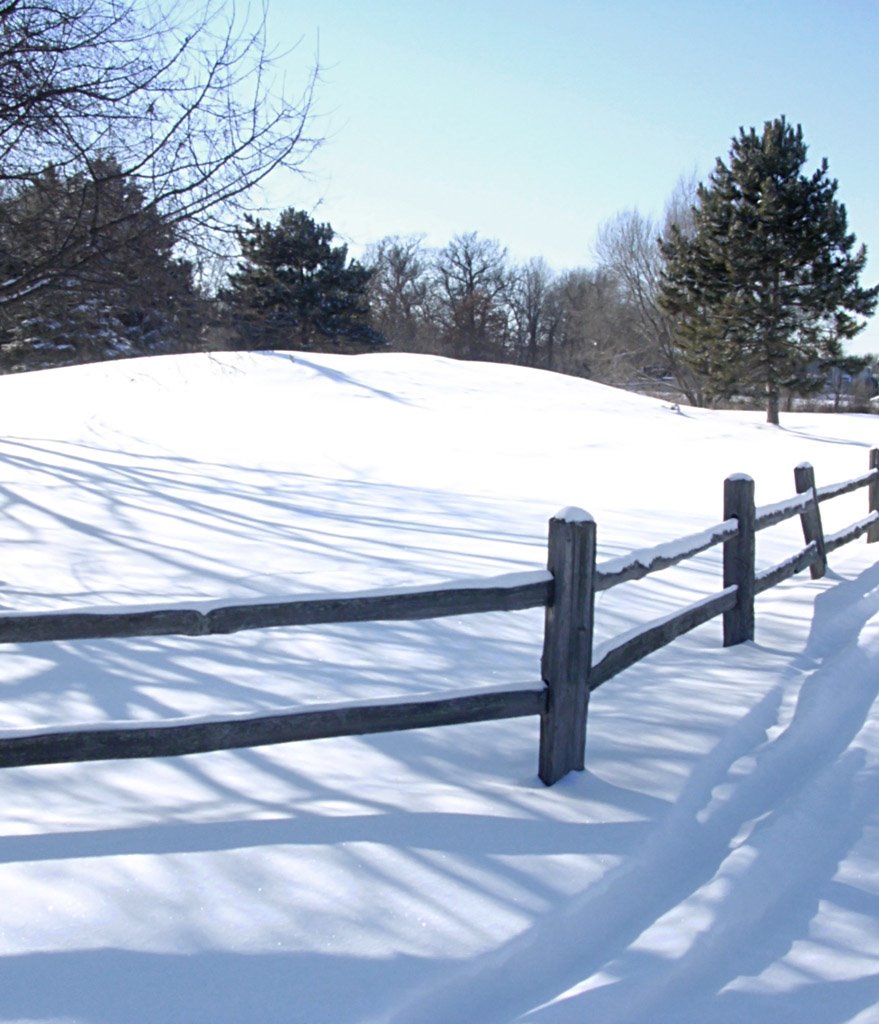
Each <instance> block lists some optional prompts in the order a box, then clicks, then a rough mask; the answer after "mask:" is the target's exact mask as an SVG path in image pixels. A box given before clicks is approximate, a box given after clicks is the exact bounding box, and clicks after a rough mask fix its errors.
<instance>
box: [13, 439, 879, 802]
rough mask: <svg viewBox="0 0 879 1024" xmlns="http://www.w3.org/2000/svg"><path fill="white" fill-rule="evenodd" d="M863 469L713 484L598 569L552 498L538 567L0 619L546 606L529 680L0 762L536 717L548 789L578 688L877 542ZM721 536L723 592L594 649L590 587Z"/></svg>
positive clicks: (412, 613)
mask: <svg viewBox="0 0 879 1024" xmlns="http://www.w3.org/2000/svg"><path fill="white" fill-rule="evenodd" d="M869 467H870V468H869V471H868V472H866V473H864V474H863V475H862V476H859V477H855V478H854V479H851V480H846V481H843V482H842V483H839V484H833V485H830V486H825V487H820V488H819V487H816V485H815V478H814V473H813V470H812V467H811V466H810V465H808V464H806V463H804V464H802V465H800V466H798V467H797V468H796V470H795V471H794V479H795V487H796V492H797V493H796V494H795V495H793V496H792V497H791V498H789V499H787V500H785V501H782V502H778V503H776V504H773V505H767V506H764V507H762V508H757V507H755V504H754V482H753V480H752V479H751V478H750V477H748V476H745V475H743V474H739V475H735V476H731V477H729V478H728V479H727V480H726V481H725V483H724V509H723V521H722V522H721V523H719V524H718V525H716V526H714V527H712V528H710V529H708V530H703V531H701V532H700V533H697V534H693V535H691V536H687V537H683V538H680V539H679V540H677V541H673V542H671V543H665V544H661V545H659V546H657V547H656V548H652V549H649V550H647V551H638V552H634V553H632V554H630V555H623V556H621V557H618V558H613V559H611V560H609V561H604V562H602V563H601V564H596V558H595V553H596V542H595V534H596V526H595V522H594V520H593V519H592V517H591V516H589V515H588V514H587V513H586V512H583V511H582V510H580V509H574V508H569V509H563V510H562V511H561V512H559V513H558V514H557V515H556V516H554V517H553V518H552V519H551V520H550V522H549V541H548V561H547V570H546V571H545V572H544V571H537V572H533V573H524V574H516V575H515V576H513V577H510V576H507V577H503V576H501V577H494V578H490V579H485V580H477V581H465V582H464V583H463V584H455V583H451V584H448V585H445V586H440V587H433V588H409V589H406V590H399V591H392V592H382V593H372V594H369V593H367V594H355V595H339V596H335V597H317V598H315V597H299V598H293V599H291V600H287V601H280V602H274V603H254V604H246V605H234V606H229V607H224V608H217V609H215V610H213V611H210V612H207V613H203V612H199V611H196V610H187V609H183V610H181V609H173V608H169V609H160V610H156V611H146V612H124V611H122V612H116V613H110V614H95V613H63V612H62V613H50V614H39V615H26V614H21V615H19V614H6V615H2V616H0V643H16V644H20V643H33V642H36V641H66V640H84V639H96V638H123V637H145V636H165V635H173V634H176V635H182V636H207V635H212V634H226V633H235V632H238V631H240V630H249V629H266V628H269V627H280V626H305V625H308V626H311V625H316V624H320V623H343V622H366V621H383V620H393V619H396V620H400V619H404V620H416V619H429V618H439V617H441V616H448V615H456V616H457V615H467V614H473V613H477V612H497V611H516V610H520V609H526V608H538V607H544V608H545V609H546V613H545V627H544V645H543V656H542V660H541V676H542V680H541V681H540V682H539V683H536V684H535V686H534V687H533V688H524V689H523V688H521V687H519V688H515V689H504V688H491V689H486V690H479V691H477V692H470V693H462V694H458V695H453V696H449V697H443V698H438V699H437V698H432V697H425V698H419V697H415V698H412V699H410V700H404V701H393V702H389V701H384V700H381V701H374V702H365V703H359V704H357V703H352V704H346V705H341V706H330V707H320V708H318V709H308V708H305V709H302V710H291V711H284V712H282V713H276V714H269V715H259V716H252V717H240V716H238V717H235V718H229V719H225V720H217V721H214V720H211V721H196V722H183V723H178V724H174V723H168V724H155V725H152V724H151V725H142V724H132V725H126V726H124V727H119V726H116V725H112V726H110V725H108V726H104V727H101V726H95V727H91V726H83V727H76V728H74V729H70V730H67V731H43V732H38V731H28V732H27V733H26V734H23V735H18V736H7V737H6V738H0V767H12V766H21V765H40V764H60V763H65V762H78V761H93V760H104V759H116V758H131V757H168V756H176V755H180V754H194V753H202V752H207V751H212V750H226V749H231V748H236V747H255V746H262V745H265V744H271V743H287V742H291V741H294V740H307V739H319V738H324V737H330V736H358V735H365V734H367V733H375V732H388V731H396V730H403V729H418V728H424V727H428V726H440V725H456V724H461V723H466V722H479V721H487V720H490V719H504V718H518V717H522V716H526V715H539V716H540V750H539V767H538V771H539V775H540V778H541V779H542V781H543V782H544V783H546V784H547V785H552V783H554V782H556V781H557V780H558V779H560V778H562V776H564V775H566V774H567V773H568V772H570V771H574V770H579V769H582V768H583V766H584V752H585V741H586V715H587V710H588V705H589V695H590V692H591V691H592V690H594V689H596V688H597V687H598V686H600V685H601V684H602V683H604V682H607V680H608V679H610V678H612V677H613V676H615V675H617V674H618V673H619V672H622V671H623V670H624V669H626V668H629V667H630V666H631V665H634V664H635V663H636V662H638V661H640V660H641V659H642V658H645V657H647V655H649V654H651V653H653V652H654V651H656V650H658V649H659V648H661V647H663V646H665V645H666V644H668V643H670V642H671V641H672V640H674V639H675V638H676V637H679V636H681V635H682V634H684V633H687V632H689V631H690V630H692V629H695V628H696V627H697V626H700V625H702V624H703V623H705V622H708V621H709V620H710V619H713V618H715V617H716V616H719V615H722V616H723V643H724V645H725V646H730V645H733V644H738V643H741V642H743V641H745V640H751V639H753V637H754V598H755V596H756V595H757V594H759V593H762V592H763V591H764V590H768V589H769V588H770V587H774V586H776V585H777V584H779V583H781V582H782V581H783V580H786V579H788V578H789V577H790V576H793V575H794V574H795V573H798V572H801V571H802V570H804V569H806V568H809V569H810V571H811V575H812V577H813V578H818V577H821V576H823V575H824V572H825V569H826V565H827V555H828V554H829V553H830V552H832V551H834V550H836V548H838V547H841V546H842V545H843V544H848V543H849V542H850V541H853V540H855V539H857V538H858V537H861V536H862V535H864V534H866V535H867V540H868V541H869V542H875V541H877V540H879V449H875V448H874V449H872V450H871V451H870V464H869ZM859 488H866V489H867V495H868V508H869V514H868V515H867V516H866V517H865V518H864V519H861V520H859V521H858V522H856V523H853V524H851V525H850V526H848V527H846V528H845V529H843V530H840V531H838V532H837V533H833V534H830V535H827V534H825V533H824V530H823V527H822V523H821V510H820V506H821V503H822V502H825V501H829V500H830V499H832V498H836V497H839V496H840V495H843V494H847V493H849V492H851V491H854V490H857V489H859ZM794 516H799V518H800V521H801V523H802V530H803V537H804V542H805V546H804V547H803V548H802V549H801V550H799V551H797V552H796V553H795V554H793V555H791V556H790V557H789V558H786V559H785V560H784V561H782V562H780V563H778V564H777V565H773V566H771V567H770V568H767V569H761V570H760V571H757V570H756V568H755V549H756V544H755V537H756V534H757V532H759V531H760V530H764V529H767V528H768V527H770V526H774V525H776V524H777V523H781V522H783V521H784V520H786V519H790V518H793V517H794ZM719 544H722V545H723V588H722V589H721V590H720V591H719V592H718V593H716V594H714V595H712V596H710V597H707V598H703V599H701V600H699V601H696V602H694V603H692V604H689V605H687V606H686V607H684V608H683V609H681V610H680V611H678V612H676V613H675V614H673V615H669V616H665V617H663V618H660V619H657V620H655V621H653V622H651V623H650V624H648V625H647V626H645V627H644V628H643V629H640V630H638V631H636V632H634V633H626V634H624V635H623V636H622V637H620V638H618V640H617V641H616V642H615V643H612V644H611V645H610V647H609V648H608V649H607V650H606V651H605V653H604V654H603V655H602V657H601V658H600V659H599V660H598V661H597V662H596V661H594V660H593V651H592V634H593V619H594V607H595V595H596V594H597V593H599V592H601V591H603V590H608V589H610V588H611V587H615V586H618V585H619V584H621V583H626V582H628V581H631V580H638V579H642V578H643V577H645V576H647V575H649V574H651V573H655V572H658V571H660V570H661V569H667V568H669V567H670V566H673V565H676V564H678V563H679V562H682V561H684V560H685V559H688V558H692V557H693V556H694V555H697V554H700V553H701V552H703V551H707V550H708V549H710V548H713V547H715V546H717V545H719Z"/></svg>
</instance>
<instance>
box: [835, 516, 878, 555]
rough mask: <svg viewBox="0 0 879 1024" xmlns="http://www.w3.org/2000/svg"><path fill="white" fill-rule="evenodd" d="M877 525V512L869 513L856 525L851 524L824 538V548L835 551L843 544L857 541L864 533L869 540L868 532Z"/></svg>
mask: <svg viewBox="0 0 879 1024" xmlns="http://www.w3.org/2000/svg"><path fill="white" fill-rule="evenodd" d="M877 525H879V512H871V513H870V514H869V515H868V516H865V518H863V519H861V520H859V521H858V522H857V523H852V525H851V526H846V527H845V528H844V529H842V530H838V531H837V532H836V533H831V534H830V535H829V536H828V537H826V538H825V541H824V547H825V548H826V549H827V550H828V551H835V550H836V549H837V548H841V547H842V546H843V544H849V543H850V542H851V541H853V540H857V539H858V537H862V536H863V535H864V534H865V533H866V534H867V539H868V540H869V536H870V530H873V529H875V528H876V527H877Z"/></svg>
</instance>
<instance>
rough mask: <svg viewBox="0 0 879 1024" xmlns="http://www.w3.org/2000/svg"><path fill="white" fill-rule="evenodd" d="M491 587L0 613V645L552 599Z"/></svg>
mask: <svg viewBox="0 0 879 1024" xmlns="http://www.w3.org/2000/svg"><path fill="white" fill-rule="evenodd" d="M528 576H530V577H532V578H531V579H530V580H526V581H525V582H522V583H518V584H513V585H510V584H499V585H497V586H478V587H476V586H474V587H468V586H462V587H449V588H444V589H434V590H431V589H429V588H423V589H422V588H419V589H417V590H412V591H399V592H383V593H376V594H363V595H355V596H350V597H346V596H344V595H341V596H339V597H297V598H293V599H291V600H289V601H276V602H267V603H261V604H245V605H230V606H228V607H224V608H216V609H214V610H213V611H210V612H207V613H203V612H199V611H194V610H191V609H167V610H158V611H146V612H114V613H108V614H99V613H94V614H92V613H88V612H70V613H66V612H58V613H48V614H39V615H2V616H0V643H33V642H35V641H46V640H95V639H116V638H125V637H136V636H170V635H179V636H210V635H217V634H226V633H235V632H239V631H242V630H248V629H267V628H270V627H275V626H312V625H317V624H321V623H341V622H370V621H380V620H398V619H412V620H414V619H432V618H441V617H443V616H448V615H470V614H474V613H478V612H497V611H519V610H522V609H525V608H540V607H543V606H544V605H546V604H548V603H549V601H550V600H551V595H552V579H551V578H550V577H548V576H547V574H546V573H545V572H536V573H529V574H528Z"/></svg>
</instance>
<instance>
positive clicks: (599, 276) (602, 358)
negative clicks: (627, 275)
mask: <svg viewBox="0 0 879 1024" xmlns="http://www.w3.org/2000/svg"><path fill="white" fill-rule="evenodd" d="M549 310H550V312H549V323H550V325H551V328H552V335H551V341H552V346H551V349H550V355H551V362H550V364H549V368H550V369H555V370H559V371H561V372H562V373H570V374H573V375H575V376H578V377H588V378H590V379H592V380H597V381H601V382H602V383H604V384H614V385H618V386H625V385H627V384H629V383H630V382H631V380H632V379H633V378H634V377H635V376H636V375H637V374H638V373H639V372H640V371H641V368H642V367H643V364H644V358H645V351H644V345H643V343H642V342H641V341H640V339H639V338H638V337H637V335H636V334H635V333H634V332H633V330H632V325H631V316H630V314H629V310H628V308H627V305H626V303H625V302H624V301H623V299H622V296H621V294H620V288H619V284H618V282H617V281H616V279H615V278H614V277H613V275H612V274H609V273H608V272H607V271H603V270H583V269H579V270H568V271H566V272H565V273H563V274H561V275H560V276H559V277H558V278H557V279H556V281H555V282H554V284H553V286H552V289H551V295H550V298H549Z"/></svg>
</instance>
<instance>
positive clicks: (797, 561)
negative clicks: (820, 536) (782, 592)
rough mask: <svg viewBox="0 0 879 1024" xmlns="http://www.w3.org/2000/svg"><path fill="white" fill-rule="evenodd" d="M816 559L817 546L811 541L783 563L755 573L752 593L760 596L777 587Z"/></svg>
mask: <svg viewBox="0 0 879 1024" xmlns="http://www.w3.org/2000/svg"><path fill="white" fill-rule="evenodd" d="M817 557H818V545H817V544H816V543H815V542H814V541H812V543H810V544H808V545H807V546H806V547H804V548H803V549H802V550H801V551H798V552H797V553H796V554H795V555H791V556H790V558H785V560H784V561H783V562H778V563H777V564H776V565H773V566H771V567H770V568H769V569H762V570H761V571H760V572H758V573H757V578H756V579H755V580H754V591H755V593H757V594H762V593H763V591H764V590H769V589H770V588H772V587H775V586H778V584H779V583H782V582H783V581H784V580H786V579H789V578H790V577H791V576H795V575H796V574H797V573H798V572H802V571H803V569H805V568H806V567H807V566H810V565H811V564H812V563H813V562H814V561H815V559H816V558H817Z"/></svg>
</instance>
